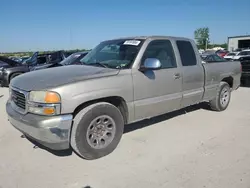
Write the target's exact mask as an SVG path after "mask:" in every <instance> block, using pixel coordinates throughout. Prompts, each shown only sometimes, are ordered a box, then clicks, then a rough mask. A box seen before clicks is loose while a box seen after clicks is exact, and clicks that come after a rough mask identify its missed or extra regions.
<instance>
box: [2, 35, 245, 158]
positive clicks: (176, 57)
mask: <svg viewBox="0 0 250 188" xmlns="http://www.w3.org/2000/svg"><path fill="white" fill-rule="evenodd" d="M80 62H81V63H83V64H84V65H82V66H79V65H71V66H62V67H56V68H53V69H44V70H41V71H34V72H30V73H27V74H24V75H21V76H18V77H16V78H14V79H13V80H12V81H11V83H10V98H9V100H8V102H7V104H6V111H7V113H8V117H9V122H10V123H11V124H12V125H13V126H14V127H16V128H17V129H18V130H19V131H21V132H22V133H23V134H24V135H26V136H27V137H29V138H32V139H35V140H36V141H38V142H40V143H41V144H43V145H44V146H46V147H48V148H50V149H54V150H62V149H68V148H70V146H71V147H72V148H73V149H74V151H75V152H76V153H77V154H79V156H81V157H83V158H86V159H97V158H100V157H103V156H105V155H107V154H109V153H111V152H112V151H113V150H114V149H115V148H116V147H117V145H118V143H119V142H120V139H121V137H122V134H123V131H124V125H125V124H128V123H131V122H136V121H139V120H142V119H147V118H151V117H154V116H158V115H161V114H165V113H167V112H171V111H175V110H178V109H181V108H184V107H186V106H190V105H193V104H197V103H200V102H204V101H206V102H209V103H210V106H211V108H212V109H213V110H215V111H223V110H225V109H226V108H227V107H228V105H229V102H230V96H231V91H233V90H235V89H237V88H238V87H239V85H240V77H241V65H240V62H232V61H230V62H227V63H224V62H221V63H204V64H202V63H201V58H200V54H199V52H198V49H197V47H196V44H195V42H194V41H193V40H190V39H186V38H179V37H162V36H149V37H130V38H121V39H114V40H107V41H104V42H101V43H100V44H99V45H98V46H97V47H95V48H94V49H93V50H91V52H89V53H88V54H87V55H86V56H85V57H84V58H82V59H81V60H80Z"/></svg>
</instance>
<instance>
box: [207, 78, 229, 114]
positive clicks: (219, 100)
mask: <svg viewBox="0 0 250 188" xmlns="http://www.w3.org/2000/svg"><path fill="white" fill-rule="evenodd" d="M230 99H231V88H230V86H229V85H228V83H226V82H221V83H220V86H219V89H218V92H217V95H216V97H215V98H214V99H213V100H211V101H210V107H211V109H212V110H215V111H223V110H225V109H226V108H227V107H228V105H229V103H230Z"/></svg>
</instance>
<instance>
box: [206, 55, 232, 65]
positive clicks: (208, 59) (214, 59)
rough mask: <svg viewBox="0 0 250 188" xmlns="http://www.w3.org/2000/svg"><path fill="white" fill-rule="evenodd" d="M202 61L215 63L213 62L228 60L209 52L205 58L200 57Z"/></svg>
mask: <svg viewBox="0 0 250 188" xmlns="http://www.w3.org/2000/svg"><path fill="white" fill-rule="evenodd" d="M202 59H203V61H205V62H207V63H215V62H228V61H227V60H225V59H224V58H222V57H220V56H218V55H217V54H210V55H208V56H206V57H205V58H202Z"/></svg>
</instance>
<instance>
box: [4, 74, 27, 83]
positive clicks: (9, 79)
mask: <svg viewBox="0 0 250 188" xmlns="http://www.w3.org/2000/svg"><path fill="white" fill-rule="evenodd" d="M13 74H23V72H13V73H11V74H10V75H9V77H8V82H10V78H11V76H12V75H13Z"/></svg>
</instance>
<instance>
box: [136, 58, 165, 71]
mask: <svg viewBox="0 0 250 188" xmlns="http://www.w3.org/2000/svg"><path fill="white" fill-rule="evenodd" d="M160 68H161V62H160V60H159V59H156V58H147V59H146V60H145V61H144V65H143V66H141V68H140V70H141V71H145V70H157V69H160Z"/></svg>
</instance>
